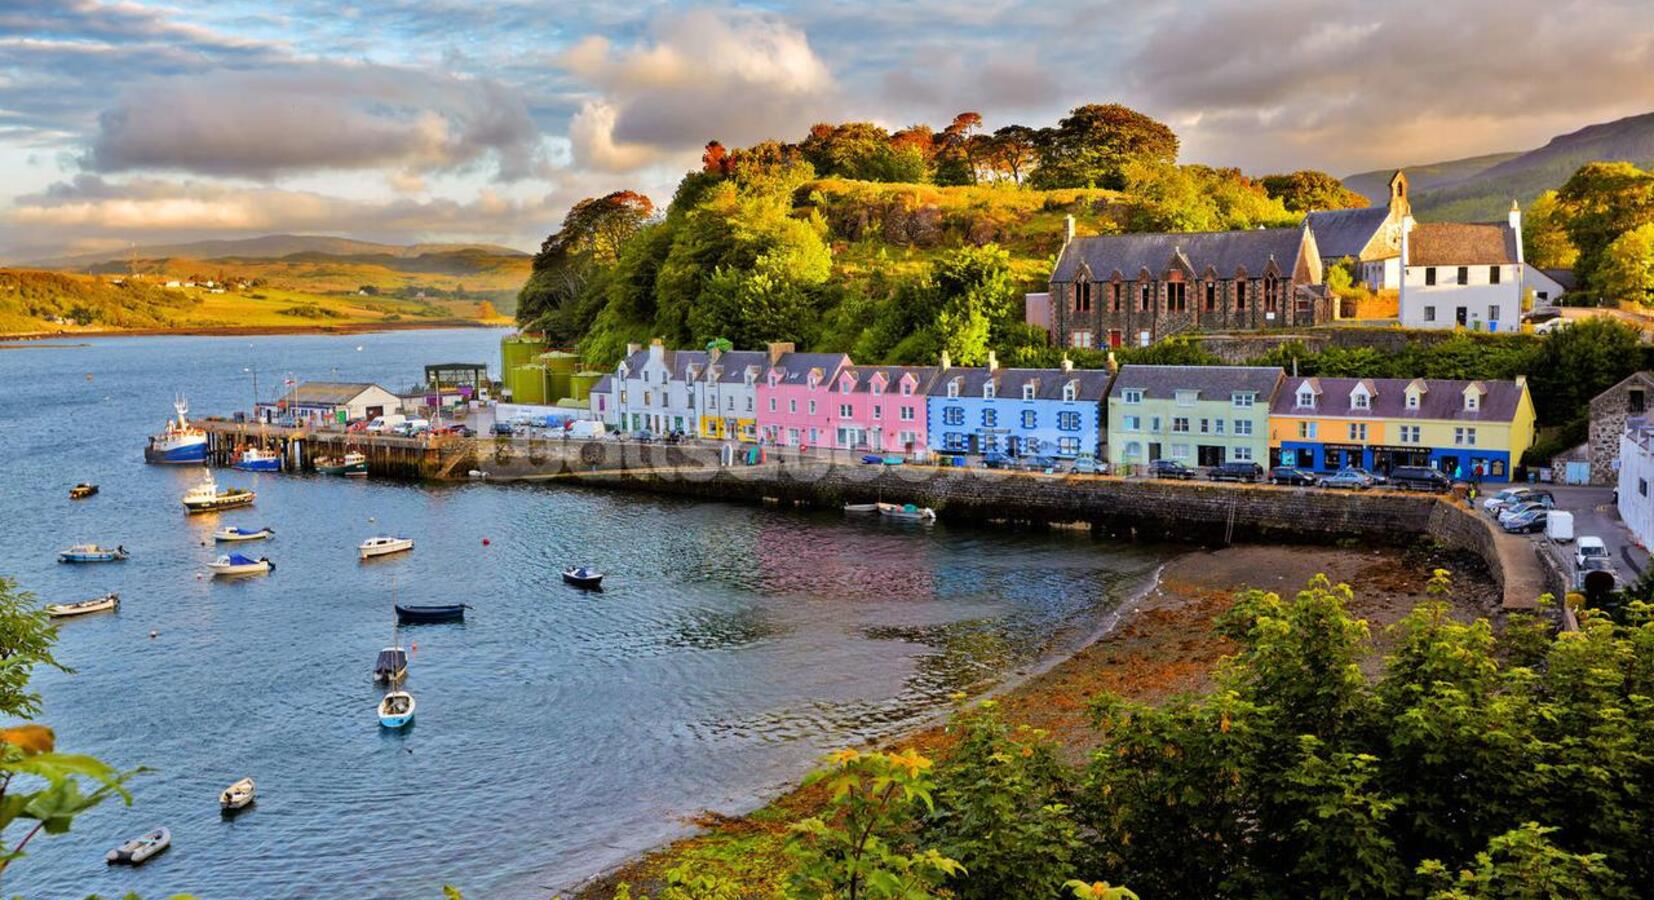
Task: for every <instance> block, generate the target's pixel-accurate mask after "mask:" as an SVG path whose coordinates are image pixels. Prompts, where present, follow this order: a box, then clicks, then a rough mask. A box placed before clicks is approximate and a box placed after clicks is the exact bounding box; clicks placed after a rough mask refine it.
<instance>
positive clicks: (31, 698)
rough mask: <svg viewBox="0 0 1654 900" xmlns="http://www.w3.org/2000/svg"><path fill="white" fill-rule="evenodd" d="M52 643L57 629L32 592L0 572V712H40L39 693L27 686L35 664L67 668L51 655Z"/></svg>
mask: <svg viewBox="0 0 1654 900" xmlns="http://www.w3.org/2000/svg"><path fill="white" fill-rule="evenodd" d="M55 643H57V631H56V630H55V629H53V628H52V624H51V619H50V617H48V616H47V615H46V613H45V611H44V610H42V609H40V608H39V607H38V606H36V605H35V602H34V597H33V595H31V594H29V593H27V592H26V591H20V590H18V589H17V582H15V581H12V580H11V579H9V578H6V577H5V576H0V713H4V714H5V715H8V716H17V717H19V718H24V719H29V718H33V717H34V716H35V715H36V714H38V713H39V712H40V695H38V694H36V693H34V692H32V691H30V690H29V679H30V678H31V677H32V676H33V674H34V669H35V667H36V666H48V667H50V668H53V669H57V670H58V671H60V672H68V671H69V669H68V668H67V667H65V666H64V665H63V664H62V663H60V662H58V661H57V659H56V658H55V657H54V656H52V645H53V644H55Z"/></svg>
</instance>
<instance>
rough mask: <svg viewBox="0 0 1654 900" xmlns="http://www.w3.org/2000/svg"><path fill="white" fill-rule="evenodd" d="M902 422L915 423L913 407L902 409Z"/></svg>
mask: <svg viewBox="0 0 1654 900" xmlns="http://www.w3.org/2000/svg"><path fill="white" fill-rule="evenodd" d="M902 421H903V422H911V421H913V407H911V406H904V407H902Z"/></svg>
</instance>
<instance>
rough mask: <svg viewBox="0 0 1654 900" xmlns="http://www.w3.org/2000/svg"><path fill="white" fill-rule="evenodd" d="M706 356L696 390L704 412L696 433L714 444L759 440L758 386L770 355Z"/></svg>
mask: <svg viewBox="0 0 1654 900" xmlns="http://www.w3.org/2000/svg"><path fill="white" fill-rule="evenodd" d="M706 355H707V364H706V372H705V374H704V375H702V376H701V377H700V378H699V379H697V380H696V381H695V383H694V386H693V389H694V390H695V392H696V396H697V398H698V399H699V403H698V404H697V406H698V407H699V409H700V410H701V416H700V418H699V419H697V420H696V422H695V426H696V433H697V434H699V435H700V436H701V437H704V438H712V439H715V440H724V439H733V440H740V441H749V442H750V441H756V440H758V382H759V381H760V380H762V379H763V377H764V370H765V369H766V368H768V367H769V354H767V353H765V352H764V351H762V350H731V351H728V352H727V353H726V352H723V351H720V350H717V349H712V350H708V351H707V354H706Z"/></svg>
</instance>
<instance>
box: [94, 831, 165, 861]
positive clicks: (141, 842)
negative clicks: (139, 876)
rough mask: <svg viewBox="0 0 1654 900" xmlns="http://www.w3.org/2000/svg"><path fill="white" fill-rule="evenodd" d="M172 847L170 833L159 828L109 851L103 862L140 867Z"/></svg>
mask: <svg viewBox="0 0 1654 900" xmlns="http://www.w3.org/2000/svg"><path fill="white" fill-rule="evenodd" d="M171 846H172V832H170V831H168V830H167V829H165V828H160V829H157V830H155V831H152V832H150V833H149V834H146V835H144V836H143V837H141V838H135V839H133V840H130V841H127V842H126V843H124V844H122V845H120V846H119V847H116V848H115V849H113V850H111V851H109V854H108V855H107V856H105V857H104V861H105V862H108V863H109V864H110V865H114V864H115V863H125V864H126V865H129V866H141V865H143V864H144V863H146V862H148V861H149V860H151V859H153V858H154V857H155V855H156V854H158V853H162V852H164V851H165V850H166V849H167V848H168V847H171Z"/></svg>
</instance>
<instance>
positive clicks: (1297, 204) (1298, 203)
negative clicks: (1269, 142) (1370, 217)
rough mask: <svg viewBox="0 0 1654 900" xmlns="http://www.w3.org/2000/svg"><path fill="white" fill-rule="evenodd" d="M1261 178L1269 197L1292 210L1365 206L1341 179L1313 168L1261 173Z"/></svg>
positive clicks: (1305, 211)
mask: <svg viewBox="0 0 1654 900" xmlns="http://www.w3.org/2000/svg"><path fill="white" fill-rule="evenodd" d="M1261 181H1262V183H1263V187H1264V190H1266V191H1268V192H1269V196H1271V197H1274V198H1275V199H1276V200H1279V201H1281V202H1282V203H1283V204H1285V206H1286V208H1287V209H1288V210H1289V211H1291V212H1295V213H1307V212H1310V211H1312V210H1317V209H1356V208H1359V207H1363V206H1366V205H1367V198H1366V197H1363V196H1362V195H1360V194H1358V193H1356V192H1355V191H1352V190H1350V189H1349V188H1347V187H1344V182H1342V181H1339V180H1338V179H1336V178H1334V177H1332V176H1331V175H1328V174H1327V173H1325V172H1318V171H1316V170H1314V169H1302V170H1299V171H1297V172H1292V173H1290V174H1287V175H1265V176H1264V177H1263V178H1262V179H1261Z"/></svg>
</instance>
